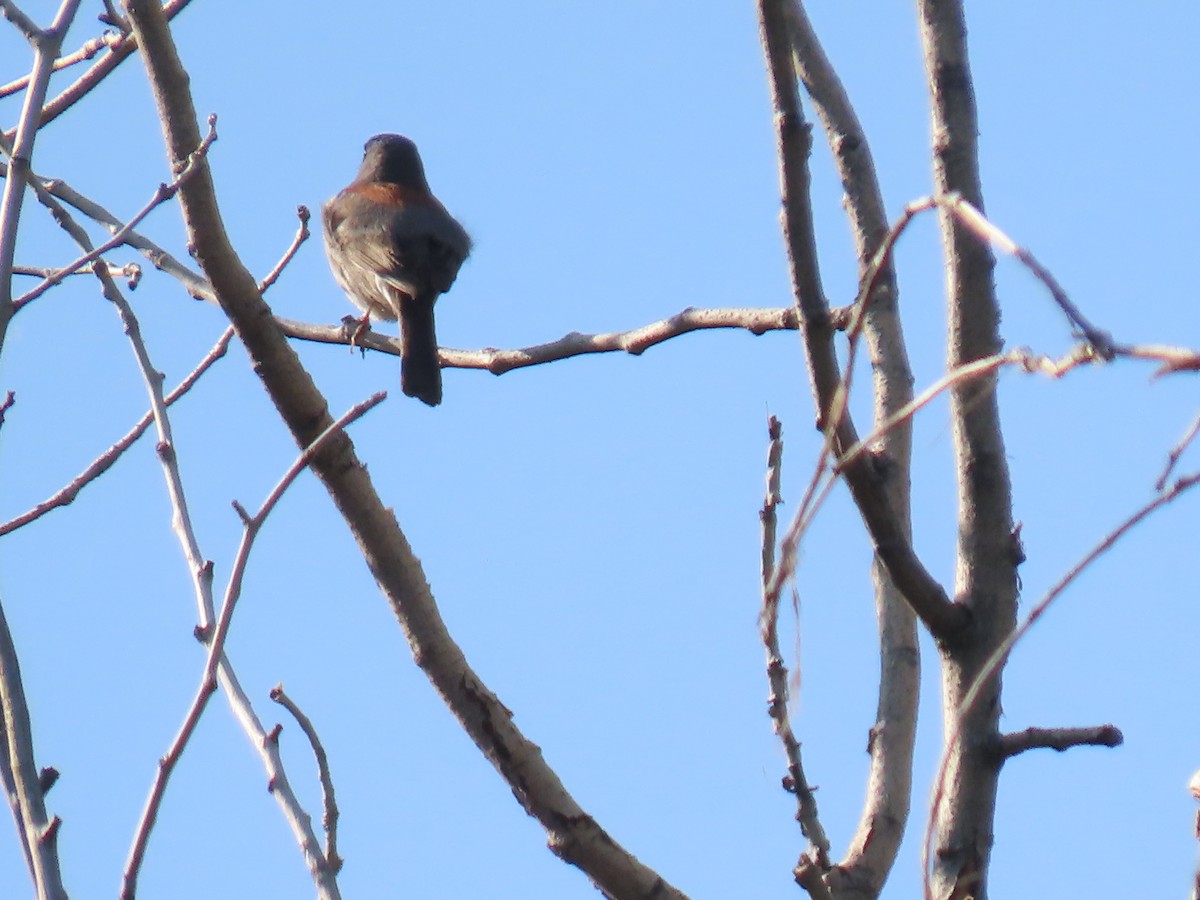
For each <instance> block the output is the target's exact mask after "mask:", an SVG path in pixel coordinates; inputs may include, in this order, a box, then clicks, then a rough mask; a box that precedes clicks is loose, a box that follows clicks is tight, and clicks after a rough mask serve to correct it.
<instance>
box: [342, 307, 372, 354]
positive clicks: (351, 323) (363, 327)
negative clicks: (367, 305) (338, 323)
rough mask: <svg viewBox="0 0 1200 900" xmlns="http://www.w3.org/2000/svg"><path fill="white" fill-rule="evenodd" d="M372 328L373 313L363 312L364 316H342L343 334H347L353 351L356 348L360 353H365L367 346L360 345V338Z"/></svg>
mask: <svg viewBox="0 0 1200 900" xmlns="http://www.w3.org/2000/svg"><path fill="white" fill-rule="evenodd" d="M370 330H371V314H370V313H363V315H362V317H361V318H360V317H358V316H342V334H344V335H345V336H346V340H347V341H348V342H349V344H350V352H351V353H353V352H354V351H355V350H356V349H357V350H358V352H359V353H363V354H365V353H366V352H367V348H366V347H360V346H359V345H358V339H359V338H360V337H362V336H363V335H364V334H366V333H367V332H368V331H370Z"/></svg>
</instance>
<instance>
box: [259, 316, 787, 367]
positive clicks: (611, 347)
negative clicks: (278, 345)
mask: <svg viewBox="0 0 1200 900" xmlns="http://www.w3.org/2000/svg"><path fill="white" fill-rule="evenodd" d="M347 318H348V319H352V320H353V322H354V323H355V324H356V325H357V324H359V323H360V322H361V319H358V318H355V317H353V316H350V317H347ZM797 318H798V317H797V314H796V310H795V309H778V308H774V307H765V308H751V307H728V308H718V309H696V308H694V307H688V308H687V309H685V310H683V311H681V312H678V313H676V314H675V315H673V316H671V317H670V318H667V319H662V320H660V321H658V322H652V323H650V324H649V325H643V326H641V327H639V328H634V329H632V330H630V331H613V332H605V333H602V334H580V333H579V332H572V333H570V334H568V335H564V336H563V337H561V338H559V339H558V340H557V341H551V342H550V343H547V344H537V345H535V346H532V347H521V348H517V349H512V350H498V349H496V348H492V347H488V348H484V349H481V350H453V349H451V348H449V347H441V348H439V349H438V354H439V356H440V357H441V363H442V366H444V367H446V368H456V369H485V370H487V371H489V372H491V373H492V374H493V375H503V374H504V373H506V372H511V371H512V370H513V369H522V368H526V367H528V366H537V365H542V364H544V363H550V362H557V361H558V360H562V359H568V358H570V357H572V356H583V355H586V354H590V353H615V352H617V351H624V352H626V353H630V354H633V355H635V356H636V355H638V354H641V353H644V352H645V351H646V350H648V349H649V348H650V347H653V346H654V345H655V344H661V343H663V342H664V341H668V340H670V339H672V338H675V337H679V336H680V335H683V334H688V333H690V332H693V331H702V330H705V329H710V328H741V329H744V330H746V331H749V332H750V333H751V334H756V335H760V334H765V333H766V332H768V331H788V330H790V331H795V330H796V328H797ZM276 321H277V322H278V323H279V327H280V328H281V329H282V331H283V333H284V334H285V335H287V336H288V337H293V338H298V339H300V340H306V341H315V342H317V343H323V344H346V345H350V343H351V338H352V331H351V330H350V329H348V328H347V326H346V324H345V323H343V324H342V325H340V326H338V325H311V324H309V323H307V322H296V321H293V320H291V319H282V318H277V320H276ZM353 340H354V346H356V347H364V348H367V349H370V350H378V351H379V352H381V353H387V354H390V355H392V356H399V355H400V341H399V340H397V339H395V338H390V337H387V336H386V335H382V334H379V333H378V332H375V331H364V332H362V333H361V334H359V335H358V336H357V337H355V338H354V339H353Z"/></svg>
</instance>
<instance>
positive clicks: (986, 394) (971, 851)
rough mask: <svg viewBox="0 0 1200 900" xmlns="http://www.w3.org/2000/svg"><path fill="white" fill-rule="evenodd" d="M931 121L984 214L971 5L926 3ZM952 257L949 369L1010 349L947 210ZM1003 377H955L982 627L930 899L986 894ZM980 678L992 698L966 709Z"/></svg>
mask: <svg viewBox="0 0 1200 900" xmlns="http://www.w3.org/2000/svg"><path fill="white" fill-rule="evenodd" d="M917 11H918V19H919V23H920V31H921V42H922V47H923V51H924V63H925V76H926V80H927V83H928V86H929V94H930V106H931V111H932V120H933V141H932V143H933V147H932V155H933V174H934V185H935V192H936V193H937V194H938V195H949V194H954V193H957V194H958V195H960V196H962V197H963V198H965V199H966V201H967V202H968V203H970V204H971V205H972V206H974V207H975V208H976V209H978V210H980V211H982V210H983V209H984V206H983V190H982V187H981V182H980V175H979V158H978V144H977V140H978V133H979V124H978V116H977V112H976V108H975V95H974V86H973V83H972V76H971V66H970V62H969V59H968V53H967V33H966V21H965V17H964V13H963V4H962V2H961V0H918V2H917ZM939 218H940V220H941V226H942V244H943V247H944V248H945V257H946V293H947V305H948V326H949V336H948V341H947V350H948V353H947V356H948V359H947V368H948V369H950V370H951V371H954V370H957V369H959V368H961V367H962V366H965V365H969V364H971V363H973V362H976V361H977V360H981V359H986V358H988V357H993V356H996V355H997V354H999V353H1000V352H1001V349H1002V342H1001V340H1000V335H999V321H1000V311H999V306H998V304H997V302H996V292H995V285H994V283H993V269H994V268H995V258H994V257H993V255H992V252H991V248H990V246H989V245H987V244H986V243H983V242H981V241H979V240H978V239H977V237H976V236H975V235H974V234H973V233H972V232H971V230H970V229H968V228H967V227H966V226H965V225H964V224H963V223H962V221H961V220H960V219H959V218H958V217H957V216H955V215H954V214H953V213H951V212H950V211H949V210H947V209H946V208H945V207H943V206H940V207H939ZM996 379H997V375H996V373H995V372H992V373H991V374H989V375H986V376H984V377H981V378H974V379H970V380H968V381H964V382H962V383H959V384H956V385H954V386H953V387H952V388H951V391H950V415H951V425H952V429H953V436H954V444H953V446H954V455H955V476H956V479H957V484H958V516H957V517H958V547H957V551H956V565H955V573H956V576H955V586H954V594H955V598H956V600H957V601H958V602H960V603H962V604H963V605H965V606H966V607H967V608H968V609H969V610H970V612H971V614H972V628H971V629H970V630H969V633H964V634H963V635H961V636H960V640H959V641H957V642H956V643H953V644H947V645H943V647H942V664H943V677H942V684H943V692H942V704H943V711H944V715H945V716H946V720H947V722H950V721H952V717H957V718H955V719H953V721H956V722H957V726H956V727H958V728H960V729H961V730H962V731H963V734H964V739H963V740H961V741H957V742H954V743H953V744H952V745H948V746H949V749H948V751H947V752H948V756H947V757H946V760H947V762H946V765H947V766H948V771H949V772H952V773H953V779H952V784H951V785H949V786H948V788H947V790H946V791H945V792H944V793H943V794H941V795H940V796H939V798H938V799H939V802H938V803H936V804H934V806H933V808H932V809H931V812H930V816H931V819H933V820H935V821H936V827H937V832H938V834H937V852H936V854H935V866H934V879H933V883H932V885H929V884H927V885H926V892H927V895H929V894H932V895H934V896H938V897H947V896H953V895H957V894H961V895H962V896H968V895H971V894H979V895H981V896H986V894H987V871H988V866H989V863H990V859H991V850H992V829H993V823H994V820H995V810H996V792H997V785H998V776H999V770H998V769H997V767H996V766H995V765H993V764H992V762H991V760H990V759H988V758H987V757H986V755H985V753H984V750H983V748H984V747H985V746H986V745H987V744H988V743H989V742H990V741H991V740H993V739H994V737H995V736H996V734H997V733H998V724H999V715H1000V708H1001V704H1000V678H999V677H998V672H997V677H995V678H990V679H988V680H987V681H979V680H978V678H977V676H978V674H979V672H980V671H981V667H982V666H984V664H985V663H986V661H987V659H988V658H989V657H990V656H991V655H992V653H993V651H994V650H995V648H996V647H997V646H999V645H1000V644H1001V643H1002V641H1003V640H1004V638H1005V636H1006V635H1008V634H1010V633H1011V632H1012V629H1013V627H1014V625H1015V624H1016V612H1017V569H1016V567H1017V558H1016V555H1015V554H1014V553H1012V542H1013V538H1012V534H1013V520H1012V487H1011V483H1010V479H1009V471H1008V459H1007V456H1006V454H1005V449H1004V438H1003V435H1002V433H1001V430H1000V411H999V404H998V401H997V397H996ZM971 684H976V685H978V688H977V690H978V691H981V692H983V693H984V694H986V696H985V697H984V698H983V699H982V700H981V701H980V702H978V703H975V704H971V705H970V706H966V705H964V703H963V699H964V696H963V692H964V691H965V690H966V689H967V687H968V686H969V685H971Z"/></svg>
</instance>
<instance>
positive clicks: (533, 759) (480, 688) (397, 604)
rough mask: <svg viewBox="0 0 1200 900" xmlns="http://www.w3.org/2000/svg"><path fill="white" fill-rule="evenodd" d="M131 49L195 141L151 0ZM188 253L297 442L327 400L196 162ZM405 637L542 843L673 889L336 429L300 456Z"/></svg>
mask: <svg viewBox="0 0 1200 900" xmlns="http://www.w3.org/2000/svg"><path fill="white" fill-rule="evenodd" d="M125 9H126V12H127V14H128V16H129V20H130V23H131V24H132V25H133V28H134V33H135V34H136V35H137V36H138V41H139V43H140V45H141V47H142V53H141V58H142V59H143V61H144V62H145V64H146V67H147V71H148V74H149V79H150V83H151V86H152V89H153V92H154V97H155V102H156V104H157V107H158V112H159V120H160V123H161V124H162V127H163V133H164V140H165V143H166V148H167V157H168V159H171V160H175V159H180V158H182V157H183V156H186V155H187V153H189V152H190V151H191V150H192V149H194V148H195V146H196V145H197V144H198V143H199V130H198V128H197V124H196V111H195V106H194V104H193V102H192V98H191V95H190V92H189V87H188V80H187V73H186V72H185V71H184V69H183V66H182V64H181V63H180V61H179V57H178V52H177V50H176V47H175V45H174V42H173V41H172V39H171V35H170V32H169V30H168V29H167V25H166V19H165V18H164V16H163V11H162V8H161V7H160V6H159V5H158V3H157V2H154V0H127V2H126V6H125ZM179 202H180V209H181V211H182V213H183V217H184V222H185V225H186V227H187V233H188V239H189V241H190V242H191V246H193V247H194V248H195V257H196V259H197V261H198V262H199V263H200V265H201V266H202V267H203V269H204V271H205V274H206V275H207V276H208V278H209V280H210V281H211V282H212V285H213V288H214V291H215V293H216V295H217V298H218V300H219V302H220V304H221V308H222V309H223V310H224V311H225V312H226V314H227V315H228V316H229V317H230V320H231V321H232V323H233V325H234V327H235V328H236V329H237V331H238V335H239V337H240V338H241V339H242V343H243V344H244V345H245V347H246V349H247V351H248V352H249V353H250V355H251V357H252V359H253V360H254V372H255V374H256V375H258V376H259V377H260V378H261V379H262V382H263V384H264V386H265V387H266V389H267V390H268V392H269V393H270V395H271V399H272V401H273V402H274V404H275V407H276V409H277V410H278V411H279V413H280V416H281V417H282V418H283V420H284V421H285V422H286V423H287V425H288V427H289V428H290V429H291V431H292V434H293V436H294V438H295V439H296V442H297V444H299V445H300V446H307V445H308V444H309V443H310V442H311V441H312V439H313V438H314V437H315V436H316V434H317V433H319V432H320V431H322V430H324V429H325V428H326V427H327V426H328V424H329V421H330V420H329V413H328V404H327V403H326V401H325V399H324V398H323V397H322V396H321V394H320V392H319V391H318V390H317V388H316V386H315V385H314V384H313V381H312V378H311V376H310V375H309V374H308V373H307V372H306V371H305V370H304V368H303V366H301V365H300V362H299V359H298V358H297V356H296V354H295V352H294V351H293V350H292V348H291V347H290V346H288V344H287V341H286V340H285V339H284V337H283V335H282V333H281V332H280V329H279V327H278V325H276V323H275V321H274V320H273V319H272V318H271V316H270V315H269V311H268V310H267V307H266V304H265V303H263V300H262V297H261V295H260V294H259V292H258V290H257V285H256V284H255V281H254V278H253V277H252V276H251V275H250V273H249V272H248V271H246V268H245V266H244V265H242V263H241V261H240V260H239V259H238V257H237V255H236V253H235V252H234V250H233V247H232V246H230V244H229V241H228V238H227V236H226V232H225V229H224V227H223V224H222V221H221V215H220V210H219V209H218V206H217V200H216V194H215V191H214V187H213V183H212V178H211V175H210V173H209V171H208V169H207V167H206V166H205V164H204V163H203V161H202V162H201V165H200V167H199V171H198V172H197V174H196V176H195V177H194V178H191V179H189V181H188V182H187V184H185V185H184V186H183V188H182V190H181V191H180V193H179ZM312 469H313V472H314V473H315V474H316V475H317V476H318V477H319V478H320V479H321V482H322V484H323V485H324V486H325V488H326V489H327V490H328V491H329V493H330V495H331V497H332V499H333V500H334V503H335V505H336V506H337V508H338V510H339V511H340V512H341V513H342V515H343V517H344V518H345V520H346V523H347V525H348V526H349V527H350V529H351V531H352V533H353V534H354V537H355V539H356V541H357V542H358V546H359V548H360V549H361V551H362V553H363V556H364V558H365V560H366V562H367V564H368V566H369V567H370V568H371V572H372V574H373V576H374V577H375V580H376V582H377V583H378V585H379V587H380V589H381V590H382V591H383V592H384V594H385V596H386V597H387V600H388V602H389V604H390V605H391V607H392V610H393V612H394V613H395V615H396V618H397V620H398V621H399V622H400V623H401V625H402V627H403V630H404V633H405V635H406V636H407V638H408V639H409V641H410V643H411V645H412V652H413V657H414V658H415V659H416V660H417V661H418V663H419V665H420V666H421V669H422V671H423V672H425V674H426V675H427V676H428V677H429V679H430V680H431V682H432V683H433V684H434V685H435V686H436V689H437V691H438V693H439V694H440V696H441V697H442V698H443V699H444V700H445V702H446V703H447V705H448V706H449V707H450V709H451V710H452V711H453V712H454V714H455V715H456V717H457V718H458V719H459V721H460V723H461V724H462V725H463V727H464V729H465V730H466V731H467V733H468V734H469V735H470V736H471V738H472V740H473V741H475V743H476V745H477V746H478V747H479V748H480V749H481V751H482V752H483V753H484V755H485V756H486V757H487V759H488V761H489V762H491V763H492V764H493V766H495V768H496V770H497V771H498V772H499V773H500V774H501V775H502V776H503V777H504V779H505V781H506V782H507V783H508V785H509V786H510V787H511V788H512V790H513V793H514V796H516V797H517V799H518V800H519V802H520V803H521V804H522V806H523V807H524V808H525V809H526V810H527V811H528V812H529V813H530V814H531V815H533V816H534V817H536V818H537V819H538V821H539V822H540V823H541V824H542V826H543V827H544V828H545V829H546V831H547V833H548V836H549V843H550V847H551V849H552V850H553V852H554V853H556V854H557V855H558V856H560V857H561V858H562V859H564V860H566V861H567V862H569V863H571V864H573V865H576V866H579V867H580V868H581V869H582V870H583V871H584V872H586V873H587V874H588V876H589V877H591V878H592V879H593V881H594V882H595V883H596V884H597V885H598V886H599V887H600V888H601V889H602V890H604V891H607V892H608V893H610V894H613V895H616V896H622V897H649V896H654V897H656V898H663V900H666V898H672V897H682V896H683V895H682V893H680V892H679V891H678V890H676V889H675V888H673V887H671V886H670V885H668V884H667V883H666V882H665V881H664V880H663V879H662V878H661V877H660V876H659V875H658V874H657V873H656V872H654V871H653V870H651V869H650V868H648V867H647V866H645V865H643V864H642V863H641V862H640V861H638V860H637V859H636V858H635V857H634V856H633V855H632V854H630V853H629V852H628V851H627V850H625V849H624V848H622V847H621V846H620V844H618V843H617V842H616V840H614V839H613V838H612V837H611V836H610V835H609V834H608V833H607V832H605V831H604V830H603V829H602V828H601V827H600V826H599V825H598V824H597V823H596V821H595V820H594V819H592V818H591V817H590V816H589V815H587V813H586V812H584V810H583V809H582V808H581V807H580V806H579V804H578V803H577V802H576V801H575V799H574V798H573V797H572V796H571V795H570V794H569V793H567V791H566V788H565V787H564V786H563V784H562V782H561V781H560V780H559V778H558V776H557V775H556V774H555V773H554V772H553V770H551V769H550V767H549V766H548V765H547V764H546V762H545V760H544V758H543V757H542V753H541V750H540V748H538V747H537V746H536V745H534V744H532V743H531V742H530V741H528V739H526V738H525V736H524V735H523V734H522V733H521V732H520V731H519V730H518V729H517V727H516V725H515V724H514V723H513V721H512V713H511V712H510V711H509V710H508V709H507V707H505V706H504V704H502V703H501V702H500V701H499V699H498V698H497V697H496V696H495V694H493V693H492V692H491V691H490V690H488V688H487V687H486V686H484V684H483V683H482V681H480V679H479V677H478V676H477V675H476V674H475V673H474V672H473V671H472V670H471V668H470V666H469V665H468V664H467V662H466V660H465V659H464V658H463V656H462V652H461V650H460V649H459V648H458V647H457V645H456V644H455V643H454V641H453V639H452V638H451V637H450V635H449V633H448V632H447V631H446V628H445V623H444V622H443V621H442V620H441V616H440V615H439V613H438V609H437V605H436V603H435V602H434V599H433V595H432V592H431V591H430V588H429V583H428V581H427V580H426V578H425V575H424V572H423V571H422V567H421V564H420V562H419V561H418V560H417V559H416V557H415V556H414V555H413V553H412V550H411V548H410V547H409V544H408V541H407V540H406V538H405V536H404V534H403V532H402V531H401V530H400V527H399V525H398V524H397V522H396V519H395V516H394V514H393V513H392V512H391V511H390V510H389V509H387V508H386V507H385V506H384V504H383V502H382V501H381V500H380V498H379V496H378V494H376V493H375V490H374V488H373V487H372V485H371V481H370V477H369V475H368V473H367V470H366V467H365V466H363V465H362V463H361V462H360V461H359V460H358V458H357V457H356V455H355V454H354V450H353V444H352V443H351V441H350V440H349V438H347V437H346V436H345V435H344V434H339V435H337V436H335V437H334V438H333V439H331V440H330V441H329V442H328V443H327V444H326V446H325V447H324V448H323V449H322V450H321V452H320V453H318V454H317V455H316V456H315V457H314V458H313V460H312Z"/></svg>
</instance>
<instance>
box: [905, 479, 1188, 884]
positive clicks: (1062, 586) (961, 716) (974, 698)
mask: <svg viewBox="0 0 1200 900" xmlns="http://www.w3.org/2000/svg"><path fill="white" fill-rule="evenodd" d="M1197 484H1200V473H1197V474H1193V475H1189V476H1187V477H1185V478H1179V479H1177V480H1176V481H1175V483H1174V484H1172V485H1171V486H1170V488H1169V489H1168V490H1166V491H1165V492H1163V493H1160V494H1159V495H1158V496H1157V497H1155V498H1154V499H1153V500H1151V501H1150V502H1148V503H1146V504H1145V505H1144V506H1142V507H1141V508H1140V509H1138V510H1137V511H1136V512H1134V513H1133V514H1132V515H1131V516H1129V517H1128V518H1127V519H1125V521H1124V522H1122V523H1121V524H1120V525H1118V526H1117V527H1116V528H1114V529H1113V530H1112V531H1110V532H1109V533H1108V534H1107V535H1105V536H1104V538H1102V539H1101V540H1100V542H1099V543H1097V544H1096V546H1094V547H1093V548H1092V549H1091V551H1089V552H1088V554H1087V555H1086V556H1084V557H1083V559H1081V560H1079V562H1077V563H1076V564H1075V565H1073V566H1072V567H1071V568H1070V569H1068V570H1067V572H1066V574H1065V575H1063V577H1062V578H1060V579H1059V580H1058V582H1057V583H1056V584H1055V585H1054V586H1053V587H1051V588H1050V590H1048V591H1047V592H1046V594H1045V595H1044V596H1043V597H1042V599H1041V600H1039V601H1038V602H1037V604H1036V605H1035V606H1034V607H1033V609H1031V610H1030V612H1029V615H1028V616H1026V618H1025V621H1023V622H1022V623H1021V624H1020V625H1018V626H1017V627H1016V628H1015V629H1014V630H1013V631H1012V632H1011V633H1010V634H1009V635H1008V637H1006V638H1005V639H1004V640H1003V641H1001V643H1000V646H999V647H997V648H996V650H995V651H994V652H993V653H992V655H991V656H990V657H989V658H988V660H987V662H986V663H984V665H983V668H981V669H980V671H979V674H978V675H976V676H975V680H974V681H973V682H972V684H971V687H970V689H969V690H968V691H967V693H966V694H965V695H964V696H963V700H962V703H961V704H959V708H958V710H957V712H956V714H955V716H954V721H953V723H952V724H951V727H950V733H949V734H948V735H947V736H946V742H945V748H944V749H943V751H942V761H941V764H940V765H939V766H938V774H937V778H936V780H935V781H934V790H933V799H932V800H931V801H930V804H929V809H930V813H929V820H928V822H927V823H926V826H925V838H924V841H923V843H922V846H921V872H922V873H923V881H924V883H925V894H926V896H929V895H930V891H931V887H930V883H929V877H930V869H929V864H930V861H931V856H932V852H933V832H934V828H935V826H936V824H937V810H938V807H939V806H941V803H942V798H943V797H944V795H945V792H946V777H947V775H948V772H949V763H950V758H951V755H952V754H953V752H954V750H955V748H956V747H957V745H958V742H959V741H960V740H961V739H962V726H963V722H964V720H965V719H966V717H967V715H968V714H969V713H970V712H971V711H972V710H973V709H974V708H975V705H976V704H977V703H978V702H979V699H980V698H981V697H983V696H984V693H985V688H986V687H987V686H988V685H989V684H990V683H991V681H992V680H993V679H994V678H995V677H996V674H997V673H998V672H999V671H1000V669H1001V668H1002V667H1003V666H1004V664H1005V662H1006V661H1007V660H1008V657H1009V655H1010V654H1011V653H1012V649H1013V647H1015V646H1016V645H1017V643H1018V642H1019V641H1020V640H1021V639H1022V638H1023V637H1024V636H1025V635H1026V634H1027V633H1028V632H1029V629H1030V628H1032V627H1033V626H1034V625H1035V624H1036V623H1037V621H1038V620H1039V619H1040V618H1041V617H1042V616H1043V615H1045V613H1046V611H1047V610H1048V609H1049V608H1050V606H1051V605H1052V604H1053V603H1054V601H1055V600H1057V599H1058V598H1059V597H1060V596H1062V594H1063V592H1064V591H1066V589H1067V588H1068V587H1070V586H1071V585H1072V584H1073V583H1074V582H1075V580H1076V579H1077V578H1079V576H1080V575H1082V574H1083V572H1084V571H1086V570H1087V568H1088V567H1089V566H1091V565H1092V563H1094V562H1095V561H1096V560H1098V559H1099V558H1100V557H1101V556H1103V555H1104V554H1105V553H1107V552H1108V551H1109V550H1111V549H1112V547H1113V546H1114V545H1115V544H1116V543H1117V541H1119V540H1120V539H1121V538H1123V537H1124V536H1125V535H1126V534H1127V533H1128V532H1129V530H1130V529H1132V528H1133V527H1134V526H1135V525H1138V524H1139V523H1140V522H1142V520H1144V519H1145V518H1146V517H1147V516H1149V515H1151V514H1152V513H1154V512H1155V511H1157V510H1159V509H1161V508H1162V507H1164V506H1166V505H1167V504H1168V503H1171V502H1172V501H1174V500H1175V499H1176V498H1178V497H1179V496H1180V495H1182V494H1184V493H1186V492H1187V491H1189V490H1191V489H1192V488H1194V487H1195V486H1196V485H1197Z"/></svg>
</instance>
